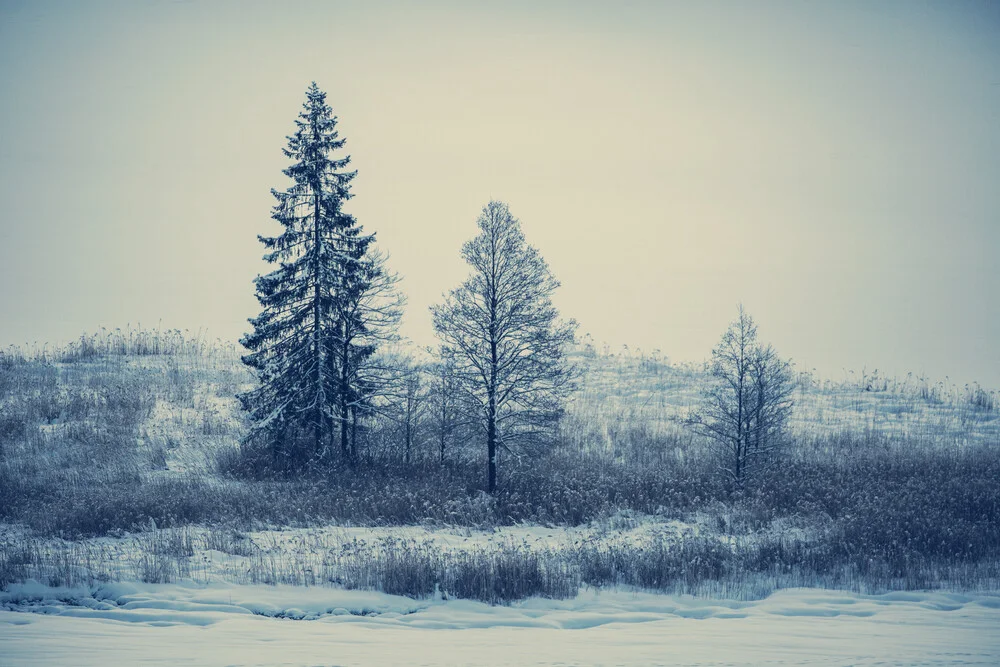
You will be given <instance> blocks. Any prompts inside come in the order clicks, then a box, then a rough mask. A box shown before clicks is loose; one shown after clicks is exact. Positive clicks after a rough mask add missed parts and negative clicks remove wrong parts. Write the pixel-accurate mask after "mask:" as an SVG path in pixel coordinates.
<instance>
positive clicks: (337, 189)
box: [239, 83, 374, 465]
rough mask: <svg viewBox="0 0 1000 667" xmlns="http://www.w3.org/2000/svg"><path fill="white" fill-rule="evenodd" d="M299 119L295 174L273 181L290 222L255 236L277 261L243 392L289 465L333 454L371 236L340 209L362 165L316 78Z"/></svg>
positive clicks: (255, 430)
mask: <svg viewBox="0 0 1000 667" xmlns="http://www.w3.org/2000/svg"><path fill="white" fill-rule="evenodd" d="M295 124H296V130H295V133H294V134H293V135H292V136H290V137H288V145H287V147H286V148H285V149H284V153H285V155H286V156H287V157H289V158H290V159H291V160H292V161H293V163H292V165H291V166H289V167H288V168H286V169H285V170H284V171H283V173H284V174H285V175H286V176H288V177H289V178H291V179H292V181H293V183H292V185H291V186H290V187H288V188H287V189H286V190H284V191H277V190H272V194H273V195H274V197H275V199H276V200H277V202H276V204H275V205H274V208H273V210H272V214H271V217H272V218H274V219H275V220H276V221H277V222H279V223H280V224H281V225H282V226H283V227H284V230H283V231H282V233H281V234H279V235H278V236H274V237H264V236H260V237H258V238H259V239H260V241H261V243H263V244H264V246H265V247H266V248H267V250H268V253H267V254H265V255H264V259H265V260H266V261H267V262H269V263H272V264H276V265H277V268H276V269H275V270H274V271H272V272H271V273H268V274H267V275H263V276H258V278H257V279H256V294H257V300H258V301H259V302H260V305H261V307H262V312H261V314H260V315H259V316H258V317H256V318H252V319H251V320H250V323H251V324H252V326H253V331H252V332H251V333H248V334H247V335H246V336H244V337H243V339H242V341H241V342H242V344H243V346H244V347H246V349H247V350H248V354H246V355H244V356H243V362H244V363H245V364H247V365H248V366H249V367H250V368H252V369H253V370H254V371H255V372H256V374H257V377H258V380H259V385H258V386H257V387H256V388H255V389H253V390H252V391H249V392H247V393H244V394H241V395H240V397H239V398H240V401H241V403H242V405H243V408H244V409H245V410H246V411H247V412H248V413H249V415H250V421H251V423H252V430H251V433H250V436H249V437H250V438H251V439H253V438H262V439H263V441H264V442H266V443H267V444H268V445H269V447H270V449H271V451H272V453H273V454H274V455H275V456H276V457H277V456H278V455H284V456H286V457H288V459H289V460H288V461H287V464H288V465H295V464H301V463H302V462H304V461H306V460H313V459H323V458H325V457H327V456H328V455H329V452H330V446H331V443H332V440H333V436H334V431H335V425H336V423H337V422H344V421H345V420H346V412H345V411H344V406H345V405H349V404H350V396H349V395H345V394H347V393H349V390H350V387H349V386H348V385H349V383H347V384H345V381H344V379H345V376H347V375H349V373H348V372H347V369H345V368H342V367H341V363H342V361H343V357H342V354H341V353H342V352H343V348H344V346H343V344H342V343H343V338H344V331H345V328H350V327H349V326H348V327H345V323H344V322H343V315H344V313H345V312H350V310H351V308H350V303H351V302H352V301H353V300H356V295H357V293H358V292H359V291H363V290H362V289H361V288H362V287H363V283H364V282H365V279H366V275H365V274H366V267H367V266H368V265H369V264H370V262H366V261H365V254H366V252H367V250H368V246H369V245H370V244H371V242H372V241H373V239H374V235H366V234H365V233H364V232H363V230H362V228H361V226H360V225H358V224H357V222H356V221H355V219H354V218H353V216H351V215H350V214H348V213H346V212H345V211H344V210H343V205H344V202H346V200H348V199H349V198H350V197H351V194H350V184H351V181H352V179H353V178H354V176H355V174H356V172H355V171H349V170H348V169H347V167H348V165H349V164H350V156H348V155H342V156H341V154H340V153H339V151H340V150H341V149H342V148H343V147H344V143H345V140H344V139H343V138H341V137H340V136H339V135H338V133H337V130H336V126H337V118H336V117H335V116H334V115H333V113H332V110H331V109H330V107H329V106H328V105H327V104H326V94H325V93H324V92H322V91H321V90H320V89H319V88H318V87H317V86H316V84H315V83H313V84H312V85H310V86H309V89H308V90H307V91H306V101H305V104H304V105H303V109H302V112H301V113H300V114H299V117H298V119H297V120H296V121H295ZM338 407H339V408H340V409H338Z"/></svg>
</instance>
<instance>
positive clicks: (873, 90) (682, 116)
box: [0, 0, 1000, 388]
mask: <svg viewBox="0 0 1000 667" xmlns="http://www.w3.org/2000/svg"><path fill="white" fill-rule="evenodd" d="M310 81H316V82H317V83H318V84H319V86H320V87H321V88H322V89H323V90H325V91H326V92H327V93H328V97H327V101H328V103H329V104H330V105H331V106H332V107H333V110H334V113H335V114H336V115H337V116H338V117H339V126H338V128H339V130H340V131H341V135H342V136H344V137H346V138H347V149H348V152H349V153H350V155H351V157H352V164H353V166H354V167H356V168H357V170H358V176H357V178H356V179H355V181H354V185H353V193H354V198H353V199H352V200H351V201H350V204H349V207H350V208H349V210H350V211H351V212H352V213H353V214H354V215H355V216H356V217H357V219H358V220H359V222H361V223H362V224H363V225H364V226H365V229H366V230H367V231H374V232H376V234H377V238H378V242H379V245H380V246H381V247H382V248H383V249H384V250H386V251H387V252H388V253H389V255H390V266H391V268H393V269H394V270H395V271H397V272H398V273H400V274H401V275H402V283H401V284H402V287H403V289H404V291H405V292H406V294H407V296H408V298H409V305H408V308H407V312H406V317H405V322H404V326H403V333H404V334H406V335H407V336H409V337H410V338H411V339H412V340H413V341H415V342H416V343H418V344H421V345H426V344H432V343H433V342H434V336H433V331H432V327H431V320H430V315H429V312H428V307H429V306H430V305H431V304H433V303H436V302H438V301H440V299H441V295H442V293H444V292H446V291H448V290H450V289H452V288H453V287H455V286H457V285H458V283H459V282H460V281H461V280H462V279H463V278H464V277H465V275H466V273H467V271H466V267H465V266H464V265H463V263H462V260H461V258H460V256H459V249H460V247H461V244H462V243H463V242H464V241H465V240H466V239H468V238H470V237H471V236H473V235H474V233H475V231H476V226H475V221H476V217H477V216H478V214H479V212H480V210H481V209H482V207H483V206H484V205H485V204H486V203H487V202H488V201H489V200H490V199H491V198H495V199H500V200H503V201H505V202H507V203H508V204H509V206H510V209H511V211H512V212H513V213H514V215H515V216H517V217H518V218H519V219H520V220H521V223H522V225H523V229H524V232H525V235H526V236H527V238H528V241H529V242H530V243H531V244H532V245H534V246H535V247H537V248H538V249H539V250H540V252H541V253H542V255H543V256H544V257H545V258H546V260H547V261H548V263H549V265H550V267H551V269H552V271H553V273H554V274H555V275H556V277H557V278H558V279H559V280H560V281H561V282H562V287H561V288H560V290H559V293H558V294H557V296H556V304H557V305H558V306H559V308H560V310H561V312H562V314H563V315H564V316H565V317H572V318H575V319H576V320H577V321H578V322H579V325H580V327H579V332H580V333H581V334H584V333H589V334H590V335H591V336H592V337H593V339H594V340H596V341H598V342H600V343H607V344H608V345H609V346H610V347H611V349H619V348H620V347H621V346H622V345H628V346H629V348H630V349H633V350H634V349H636V348H641V349H643V350H646V351H650V352H651V351H653V350H659V351H660V352H661V353H662V354H664V355H666V356H667V357H669V358H670V359H671V360H675V361H701V360H704V359H706V358H707V357H708V356H709V354H710V352H711V349H712V347H713V346H714V345H715V344H716V343H717V341H718V339H719V337H720V335H721V334H722V331H723V330H724V329H725V327H726V325H727V323H728V322H729V321H731V320H732V319H733V318H734V317H735V316H736V311H737V304H738V303H741V302H742V303H743V304H744V306H745V307H746V308H747V310H748V311H749V312H750V313H751V315H752V316H753V317H754V318H755V319H756V320H757V322H758V324H759V328H760V335H761V337H762V338H763V339H765V340H766V341H769V342H771V343H773V344H774V346H775V348H776V349H777V350H778V352H779V353H780V354H782V355H783V356H785V357H790V358H791V359H792V360H793V361H794V362H795V364H796V367H797V368H798V369H799V370H812V369H815V370H816V372H817V373H818V374H819V375H820V376H822V377H827V378H831V379H843V378H845V377H846V376H847V373H848V372H849V371H851V370H853V371H855V372H860V371H861V370H862V369H865V370H866V371H867V372H871V371H873V370H874V369H879V370H880V372H882V373H891V374H895V375H905V374H906V373H908V372H912V373H914V374H915V375H921V374H922V375H925V376H927V377H930V378H932V379H944V378H945V377H946V376H947V377H948V379H949V380H951V381H952V382H956V383H959V384H961V383H965V382H971V381H979V382H982V383H983V384H985V385H987V386H989V387H996V388H1000V349H998V347H997V343H998V341H1000V262H998V259H997V257H998V255H1000V2H996V1H986V0H969V1H965V2H963V1H959V2H931V3H925V2H921V1H920V0H913V1H912V2H903V1H901V0H900V1H891V0H890V1H886V2H849V1H848V2H836V3H802V2H790V1H789V2H754V3H749V2H737V1H735V0H734V1H733V2H706V3H680V2H677V3H671V2H659V3H642V2H623V3H611V2H607V3H589V2H540V3H534V2H510V3H471V2H470V3H465V2H463V3H444V2H442V3H433V2H428V3H385V2H364V3H361V2H343V3H341V2H288V3H262V2H261V3H254V2H223V1H221V0H219V1H213V2H183V1H171V2H165V1H151V2H140V3H134V2H121V3H116V2H65V3H59V2H21V1H13V2H11V1H10V0H0V201H2V205H0V280H2V289H0V346H6V345H8V344H25V343H28V344H32V345H34V344H41V343H43V342H49V343H60V342H65V341H68V340H71V339H73V338H75V337H78V336H79V335H80V334H81V333H83V332H91V331H95V330H97V329H98V328H99V327H107V328H115V327H122V328H124V327H126V326H128V325H131V326H136V325H137V324H139V323H141V325H142V326H143V327H157V326H159V327H162V328H170V329H172V328H178V329H189V330H191V331H192V332H196V331H203V332H207V334H206V335H208V336H209V337H212V338H214V337H219V338H223V339H226V340H236V339H238V338H239V336H240V335H241V334H242V333H243V332H245V331H247V329H248V324H247V322H246V319H247V318H248V317H250V316H253V315H255V314H256V313H257V312H258V307H257V303H256V300H255V299H254V296H253V286H252V280H253V277H254V276H255V275H257V274H259V273H263V272H266V271H268V268H267V267H266V265H265V264H264V263H263V262H262V261H261V255H262V254H263V248H262V247H261V246H260V244H259V243H258V242H257V240H256V239H257V235H258V234H266V235H273V234H275V233H276V232H277V231H278V228H279V227H278V224H277V223H276V222H274V221H273V220H271V219H270V217H269V216H270V212H271V205H272V201H273V200H272V197H271V195H270V190H271V188H279V189H281V188H284V187H286V186H287V185H288V183H289V182H288V179H287V178H286V177H285V176H283V175H282V174H281V170H282V169H283V168H284V167H285V166H287V164H288V162H287V159H286V158H285V157H284V156H283V155H282V152H281V149H282V147H283V145H284V143H285V137H286V136H287V135H288V134H290V133H291V132H292V131H293V129H294V119H295V118H296V115H297V114H298V112H299V110H300V108H301V104H302V102H303V101H304V99H305V95H304V93H305V89H306V87H307V86H308V84H309V83H310Z"/></svg>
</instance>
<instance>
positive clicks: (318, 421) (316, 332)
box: [313, 190, 325, 457]
mask: <svg viewBox="0 0 1000 667" xmlns="http://www.w3.org/2000/svg"><path fill="white" fill-rule="evenodd" d="M320 240H321V239H320V233H319V191H318V190H316V191H315V192H314V193H313V244H314V246H313V251H314V252H315V257H316V259H315V266H314V267H313V271H314V272H315V275H316V284H315V285H314V286H313V362H314V363H315V364H316V398H315V401H316V409H315V413H314V416H313V419H314V423H313V440H314V442H313V456H320V457H322V455H323V453H324V452H323V407H324V406H323V403H324V402H325V401H323V400H321V399H323V397H324V393H323V341H322V339H321V337H320V330H321V329H320V327H321V326H322V325H323V318H322V313H321V311H320V297H321V296H322V293H321V292H320V288H319V276H320V271H321V270H322V266H321V265H320V254H319V250H320Z"/></svg>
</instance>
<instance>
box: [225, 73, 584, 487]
mask: <svg viewBox="0 0 1000 667" xmlns="http://www.w3.org/2000/svg"><path fill="white" fill-rule="evenodd" d="M336 127H337V118H336V117H335V116H334V115H333V112H332V110H331V108H330V107H329V106H328V105H327V104H326V95H325V93H323V92H322V91H321V90H320V89H319V88H318V87H317V86H316V84H315V83H313V84H312V85H311V86H310V87H309V89H308V90H307V92H306V102H305V104H304V105H303V110H302V112H301V113H300V114H299V117H298V119H297V120H296V130H295V132H294V134H292V136H290V137H289V138H288V144H287V146H286V147H285V149H284V153H285V155H286V156H287V157H288V158H290V159H291V161H292V164H291V165H290V166H289V167H288V168H286V169H285V170H284V174H285V175H286V176H288V177H289V178H290V179H291V180H292V184H291V185H290V186H289V187H288V188H286V189H285V190H283V191H278V190H274V191H272V192H273V195H274V197H275V200H276V203H275V206H274V209H273V212H272V218H274V220H275V221H277V222H278V223H280V225H281V226H282V231H281V233H280V234H278V235H277V236H273V237H263V236H262V237H260V241H261V243H263V245H264V246H265V248H266V249H267V254H265V255H264V259H265V260H266V261H267V262H269V263H271V264H273V265H275V269H274V270H273V271H271V272H270V273H268V274H266V275H263V276H259V277H258V278H257V280H256V294H257V299H258V301H259V302H260V305H261V307H262V311H261V313H260V315H259V316H258V317H256V318H253V319H252V320H251V324H252V327H253V330H252V331H251V332H250V333H248V334H247V335H246V336H244V338H243V339H242V341H241V342H242V344H243V345H244V347H246V349H247V351H248V352H247V354H246V355H245V356H244V357H243V361H244V362H245V363H246V364H247V365H248V366H249V367H250V368H251V369H253V371H254V372H255V373H256V376H257V379H258V384H257V386H256V387H255V388H254V389H252V390H251V391H248V392H246V393H243V394H241V395H240V396H239V399H240V401H241V403H242V405H243V408H244V409H245V410H246V412H247V413H248V414H249V417H250V422H251V424H252V428H251V431H250V434H249V436H248V437H247V438H246V439H245V441H244V443H243V446H244V448H245V450H246V452H247V453H248V455H249V457H250V459H251V460H252V461H253V462H254V464H255V465H257V466H264V467H268V468H271V469H273V470H275V471H293V470H301V469H303V468H307V467H316V468H327V467H330V466H331V465H336V464H337V463H347V464H350V465H352V466H356V465H358V464H359V463H361V462H362V460H363V458H364V457H363V454H367V455H369V456H371V455H373V454H377V453H378V452H379V451H380V450H384V449H385V445H386V440H385V435H386V433H387V431H388V430H397V429H395V428H392V427H391V425H393V424H395V425H398V428H401V429H402V436H403V437H402V440H403V443H404V458H405V459H407V460H409V459H410V458H411V457H412V455H413V447H414V442H415V437H416V432H417V428H418V424H422V417H423V416H424V412H425V411H427V412H428V414H431V413H433V415H435V416H436V418H437V420H438V438H437V440H438V443H439V451H440V454H441V456H442V457H444V456H445V455H446V453H447V451H448V449H449V445H450V443H452V442H454V441H455V440H456V439H457V438H459V437H461V438H462V441H463V442H468V441H471V440H474V439H479V440H481V441H482V442H483V445H484V447H483V448H484V449H485V451H486V461H487V483H486V489H487V491H489V492H493V491H494V490H495V489H496V484H497V460H498V454H499V452H500V450H502V449H503V450H513V449H514V448H518V449H522V450H527V449H530V448H532V447H537V446H538V445H539V444H540V443H542V442H544V441H545V439H546V437H547V436H548V435H550V434H551V432H552V430H553V429H554V428H555V426H556V425H557V423H558V419H559V417H560V416H561V414H562V411H563V405H564V401H565V398H566V396H567V394H568V392H569V390H570V389H571V387H572V379H573V369H572V368H571V367H570V366H568V365H567V364H566V363H565V362H564V359H563V355H564V350H565V347H566V346H567V345H568V344H569V343H571V342H572V341H573V336H574V330H575V323H573V322H564V321H562V320H560V319H559V317H558V313H557V312H556V309H555V307H554V306H553V305H552V301H551V296H552V293H553V292H554V290H555V289H556V288H557V287H558V286H559V283H558V282H557V281H556V280H555V278H554V277H553V276H552V274H551V273H550V271H549V268H548V266H547V265H546V263H545V261H544V260H543V259H542V257H541V255H540V254H539V253H538V251H537V250H535V249H534V248H532V247H531V246H530V245H528V244H527V242H526V241H525V238H524V234H523V233H522V231H521V226H520V223H519V222H518V220H517V219H516V218H515V217H514V216H513V215H511V213H510V210H509V209H508V207H507V206H506V205H505V204H503V203H501V202H496V201H491V202H489V203H488V204H487V205H486V206H485V207H484V208H483V211H482V214H481V215H480V216H479V219H478V226H479V233H478V234H477V235H476V236H475V237H474V238H473V239H472V240H470V241H469V242H468V243H466V244H465V245H464V246H463V248H462V257H463V258H464V259H465V261H466V262H467V263H468V265H469V269H470V274H469V277H468V278H467V279H466V281H465V282H463V283H462V284H461V285H459V286H458V287H456V288H455V289H454V290H452V291H451V292H450V293H449V294H447V295H446V296H445V298H444V301H443V302H442V303H441V304H439V305H437V306H435V307H434V308H433V309H432V310H433V315H434V329H435V331H436V332H437V335H438V336H439V338H440V340H441V347H440V350H439V352H438V353H437V354H436V355H435V356H436V358H435V359H434V360H433V361H431V362H430V363H429V364H428V365H426V367H424V366H423V365H420V366H418V365H416V364H415V363H414V362H413V360H411V359H407V358H406V357H405V355H400V354H399V353H398V352H396V353H394V348H397V347H398V346H396V343H398V342H399V336H398V333H397V331H398V326H399V322H400V318H401V316H402V308H403V305H404V298H403V296H402V294H401V292H400V291H399V289H398V278H397V276H396V275H395V274H393V273H392V272H391V271H390V270H389V268H388V267H387V265H386V257H385V255H384V254H382V253H381V252H380V251H379V250H378V249H377V248H376V246H375V235H374V234H372V233H367V232H365V230H364V228H363V226H362V225H360V224H359V223H358V222H357V221H356V220H355V219H354V217H353V216H352V215H350V214H349V213H347V212H346V211H345V210H344V205H345V203H346V201H347V200H348V199H349V198H350V197H351V193H350V185H351V181H352V180H353V179H354V177H355V175H356V172H354V171H351V170H349V165H350V157H349V156H347V155H344V154H343V153H342V149H343V148H344V145H345V140H344V139H343V138H342V137H340V136H339V133H338V131H337V129H336ZM426 375H430V377H431V378H433V380H425V379H424V377H425V376H426ZM431 387H433V388H434V389H435V391H432V392H428V391H427V389H426V388H431ZM428 395H433V396H434V397H436V402H435V401H430V400H427V396H428ZM432 404H433V408H431V407H430V406H431V405H432Z"/></svg>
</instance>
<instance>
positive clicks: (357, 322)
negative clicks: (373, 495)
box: [330, 248, 406, 460]
mask: <svg viewBox="0 0 1000 667" xmlns="http://www.w3.org/2000/svg"><path fill="white" fill-rule="evenodd" d="M386 259H387V258H386V255H385V254H384V253H383V252H382V251H381V250H379V249H378V248H372V249H371V250H370V251H369V252H368V255H367V256H366V257H364V258H363V259H362V260H360V261H359V262H358V264H359V266H358V269H357V271H356V274H357V276H358V278H357V279H356V280H354V281H353V282H351V283H350V284H349V285H345V289H344V290H343V291H344V294H345V297H344V298H342V300H341V301H340V302H339V303H338V309H337V313H336V316H337V330H336V335H335V336H334V337H333V341H332V344H333V350H332V354H331V355H330V360H331V365H332V366H333V369H334V372H335V373H336V376H337V379H338V384H339V391H338V394H337V399H338V405H337V411H336V415H337V419H338V421H339V422H340V446H341V452H342V454H343V455H344V456H345V457H347V458H349V459H351V460H354V459H356V458H357V453H358V452H357V428H358V421H359V419H364V418H365V417H366V416H369V415H371V414H372V413H373V412H374V410H375V409H376V407H377V404H378V401H379V399H380V397H382V396H385V395H386V394H389V393H391V392H392V387H393V386H394V383H395V382H396V379H397V374H398V366H397V363H396V358H395V355H394V354H393V353H392V352H388V353H380V352H379V350H380V349H382V348H384V347H386V346H388V345H391V344H392V343H395V342H397V341H398V340H399V336H398V334H397V331H398V327H399V322H400V319H401V318H402V313H403V307H404V306H405V304H406V298H405V296H404V295H403V294H402V293H401V292H400V291H399V289H398V283H399V277H398V276H397V275H396V274H395V273H393V272H391V271H389V270H388V268H386Z"/></svg>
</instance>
